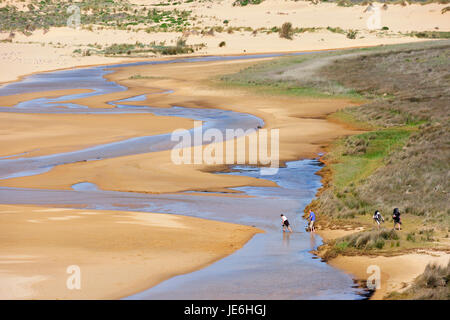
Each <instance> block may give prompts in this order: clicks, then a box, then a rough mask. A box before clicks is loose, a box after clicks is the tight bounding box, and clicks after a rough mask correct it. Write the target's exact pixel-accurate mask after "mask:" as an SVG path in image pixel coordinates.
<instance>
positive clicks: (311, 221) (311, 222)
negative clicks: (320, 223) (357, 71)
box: [308, 210, 316, 232]
mask: <svg viewBox="0 0 450 320" xmlns="http://www.w3.org/2000/svg"><path fill="white" fill-rule="evenodd" d="M308 220H309V231H311V232H315V231H316V227H315V226H314V223H315V222H316V214H315V213H314V212H313V211H312V210H309V217H308Z"/></svg>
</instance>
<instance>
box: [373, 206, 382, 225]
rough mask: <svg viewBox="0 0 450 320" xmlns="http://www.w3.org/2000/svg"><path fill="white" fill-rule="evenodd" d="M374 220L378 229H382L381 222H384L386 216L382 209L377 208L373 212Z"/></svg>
mask: <svg viewBox="0 0 450 320" xmlns="http://www.w3.org/2000/svg"><path fill="white" fill-rule="evenodd" d="M373 220H374V221H375V223H376V224H377V227H378V229H380V225H381V222H384V218H383V216H382V215H381V213H380V211H378V210H375V213H374V214H373Z"/></svg>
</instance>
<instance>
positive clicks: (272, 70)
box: [222, 41, 450, 257]
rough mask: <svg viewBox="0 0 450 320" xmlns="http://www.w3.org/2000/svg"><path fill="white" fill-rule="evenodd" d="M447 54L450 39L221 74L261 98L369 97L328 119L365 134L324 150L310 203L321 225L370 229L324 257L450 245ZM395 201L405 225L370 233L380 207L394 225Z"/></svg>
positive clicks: (449, 65) (302, 58)
mask: <svg viewBox="0 0 450 320" xmlns="http://www.w3.org/2000/svg"><path fill="white" fill-rule="evenodd" d="M449 58H450V41H439V42H424V43H416V44H406V45H396V46H381V47H376V48H366V49H353V50H345V51H344V50H341V51H336V52H328V53H319V54H313V55H305V56H296V57H287V58H280V59H277V60H275V61H271V62H265V63H262V64H260V65H257V66H254V67H251V68H249V69H246V70H243V71H242V72H240V73H239V74H235V75H231V76H227V77H224V78H222V81H223V83H225V84H226V85H229V86H242V87H246V88H249V89H252V90H260V91H261V92H265V93H266V94H267V93H269V94H291V95H300V96H302V95H308V96H315V97H321V96H327V97H329V96H345V97H353V98H355V99H364V100H365V102H366V103H364V104H363V105H361V106H359V107H354V108H347V109H345V110H342V111H340V112H338V113H335V114H333V115H331V116H330V117H331V118H332V119H333V120H334V121H340V122H344V123H347V124H350V125H352V126H355V127H358V128H361V129H364V130H365V131H366V132H364V133H362V134H359V135H355V136H351V137H346V138H343V139H341V140H339V141H336V142H335V143H334V144H333V145H331V146H329V150H328V152H327V154H326V155H325V156H324V157H323V161H324V162H325V163H326V164H327V166H325V167H324V169H323V170H322V171H321V172H320V174H321V175H322V176H323V177H324V180H323V182H324V188H322V190H321V191H320V192H319V194H318V196H317V198H316V199H315V200H314V201H313V202H312V203H311V204H310V206H309V207H308V208H307V209H309V208H313V209H314V210H316V212H317V213H318V214H319V221H318V224H319V226H321V227H322V228H324V227H333V228H334V227H338V226H343V225H346V226H348V225H354V226H365V227H366V229H369V231H365V232H366V234H362V233H361V234H358V235H356V236H354V238H352V239H350V238H349V239H341V240H339V241H337V242H336V243H335V244H332V245H331V246H332V249H333V250H330V252H329V255H330V257H331V256H334V255H336V254H355V253H357V252H364V253H384V254H396V253H398V252H401V251H404V250H411V249H415V248H436V247H442V246H445V247H446V248H448V245H449V241H448V240H449V239H448V237H449V235H448V234H449V230H450V229H449V228H450V204H449V202H448V198H449V195H448V193H449V190H450V188H449V187H450V185H449V181H450V180H449V173H450V161H449V159H450V129H449V128H450V127H449V119H450V117H449V116H450V89H449V88H450V59H449ZM394 207H398V208H399V209H400V211H401V212H402V214H403V215H402V220H403V222H404V230H403V231H401V232H394V233H393V234H390V233H389V232H387V230H386V232H384V231H383V232H379V231H370V229H371V228H373V222H372V214H373V212H374V211H375V210H376V209H378V210H380V211H381V213H382V214H383V216H384V217H385V218H386V224H385V227H386V228H392V220H391V218H390V216H391V214H392V210H393V208H394ZM355 237H356V238H355ZM358 238H361V239H359V240H358Z"/></svg>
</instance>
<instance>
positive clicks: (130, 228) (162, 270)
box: [0, 205, 262, 300]
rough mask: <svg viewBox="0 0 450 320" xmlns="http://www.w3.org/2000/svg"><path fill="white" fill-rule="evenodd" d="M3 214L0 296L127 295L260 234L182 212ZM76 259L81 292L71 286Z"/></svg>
mask: <svg viewBox="0 0 450 320" xmlns="http://www.w3.org/2000/svg"><path fill="white" fill-rule="evenodd" d="M0 219H1V224H0V226H1V227H0V230H1V232H0V234H1V236H0V237H1V241H0V242H1V245H0V252H1V255H0V265H1V267H0V270H1V271H0V282H1V284H2V285H1V288H0V299H52V300H53V299H117V298H123V297H126V296H128V295H131V294H133V293H137V292H139V291H141V290H144V289H147V288H149V287H152V286H154V285H155V284H157V283H159V282H161V281H163V280H165V279H168V278H170V277H173V276H175V275H180V274H183V273H187V272H192V271H193V270H197V269H200V268H203V267H205V266H207V265H209V264H211V263H213V262H214V261H216V260H218V259H221V258H223V257H225V256H227V255H229V254H230V253H232V252H234V251H235V250H236V249H239V248H240V247H241V246H242V245H244V244H245V243H246V242H247V241H248V240H249V239H250V238H251V237H252V236H253V235H254V234H255V233H258V232H262V231H261V230H258V229H256V228H251V227H246V226H240V225H234V224H229V223H222V222H214V221H208V220H205V219H196V218H189V217H184V216H177V215H168V214H157V213H142V212H125V211H102V210H82V209H69V208H51V207H36V206H19V205H1V206H0ZM205 239H208V241H205ZM73 265H75V266H78V267H79V268H80V271H81V273H80V276H81V279H80V281H81V288H80V290H70V289H68V287H67V285H66V282H67V281H68V278H69V277H70V275H71V273H67V268H68V267H69V266H73Z"/></svg>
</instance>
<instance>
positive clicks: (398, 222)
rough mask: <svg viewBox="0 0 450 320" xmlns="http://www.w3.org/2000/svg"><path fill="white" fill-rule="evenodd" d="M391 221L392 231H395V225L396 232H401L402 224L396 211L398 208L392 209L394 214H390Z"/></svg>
mask: <svg viewBox="0 0 450 320" xmlns="http://www.w3.org/2000/svg"><path fill="white" fill-rule="evenodd" d="M392 219H393V220H394V230H397V228H396V226H397V225H398V230H402V222H401V220H400V211H399V210H398V208H395V209H394V212H393V213H392Z"/></svg>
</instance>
